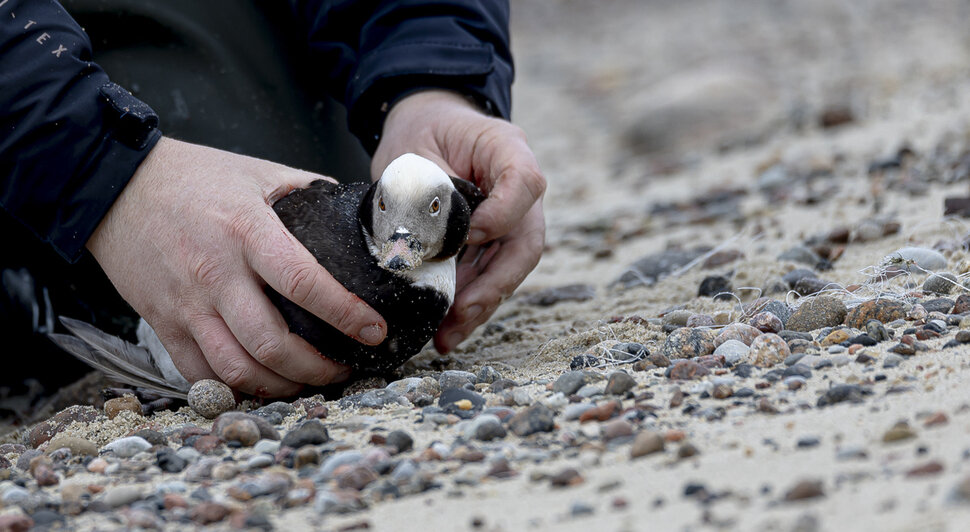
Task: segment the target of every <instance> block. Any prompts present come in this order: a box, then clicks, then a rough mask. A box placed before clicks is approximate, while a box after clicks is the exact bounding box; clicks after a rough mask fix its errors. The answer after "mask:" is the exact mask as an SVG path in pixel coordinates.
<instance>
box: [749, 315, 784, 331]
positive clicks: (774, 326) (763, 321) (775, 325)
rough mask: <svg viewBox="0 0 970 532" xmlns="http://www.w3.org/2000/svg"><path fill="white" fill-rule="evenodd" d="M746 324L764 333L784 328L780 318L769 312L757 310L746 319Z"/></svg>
mask: <svg viewBox="0 0 970 532" xmlns="http://www.w3.org/2000/svg"><path fill="white" fill-rule="evenodd" d="M748 325H751V326H752V327H754V328H755V329H758V330H759V331H761V332H766V333H778V332H779V331H781V330H782V329H784V328H785V325H784V324H783V323H782V322H781V318H779V317H778V316H775V315H774V314H772V313H770V312H759V313H757V314H755V315H754V316H752V317H751V319H750V320H748Z"/></svg>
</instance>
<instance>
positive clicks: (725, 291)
mask: <svg viewBox="0 0 970 532" xmlns="http://www.w3.org/2000/svg"><path fill="white" fill-rule="evenodd" d="M732 290H733V287H732V286H731V280H730V279H728V278H727V277H724V276H721V275H709V276H707V277H705V278H704V280H703V281H701V285H700V287H698V289H697V296H698V297H713V298H714V299H721V300H730V299H734V296H733V295H732V294H731V291H732Z"/></svg>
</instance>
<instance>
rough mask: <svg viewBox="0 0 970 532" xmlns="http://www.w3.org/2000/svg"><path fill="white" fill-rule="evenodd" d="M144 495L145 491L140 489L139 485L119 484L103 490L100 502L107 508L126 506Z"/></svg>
mask: <svg viewBox="0 0 970 532" xmlns="http://www.w3.org/2000/svg"><path fill="white" fill-rule="evenodd" d="M144 497H145V493H144V492H143V491H142V488H141V486H126V485H121V486H114V487H111V488H108V489H107V490H105V492H104V495H103V496H102V497H101V502H103V503H104V504H105V505H107V506H108V507H109V508H118V507H119V506H126V505H129V504H131V503H133V502H135V501H140V500H141V499H143V498H144Z"/></svg>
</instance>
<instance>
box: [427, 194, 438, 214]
mask: <svg viewBox="0 0 970 532" xmlns="http://www.w3.org/2000/svg"><path fill="white" fill-rule="evenodd" d="M439 209H441V202H440V201H438V198H435V199H434V200H433V201H432V202H431V206H430V207H428V212H430V213H431V214H438V210H439Z"/></svg>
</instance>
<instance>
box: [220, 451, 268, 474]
mask: <svg viewBox="0 0 970 532" xmlns="http://www.w3.org/2000/svg"><path fill="white" fill-rule="evenodd" d="M275 461H276V460H275V459H274V458H273V457H272V456H270V455H268V454H257V455H253V456H251V457H249V459H247V460H246V465H245V467H246V469H262V468H264V467H269V466H271V465H273V463H274V462H275ZM214 475H215V472H214V471H213V476H214Z"/></svg>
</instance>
